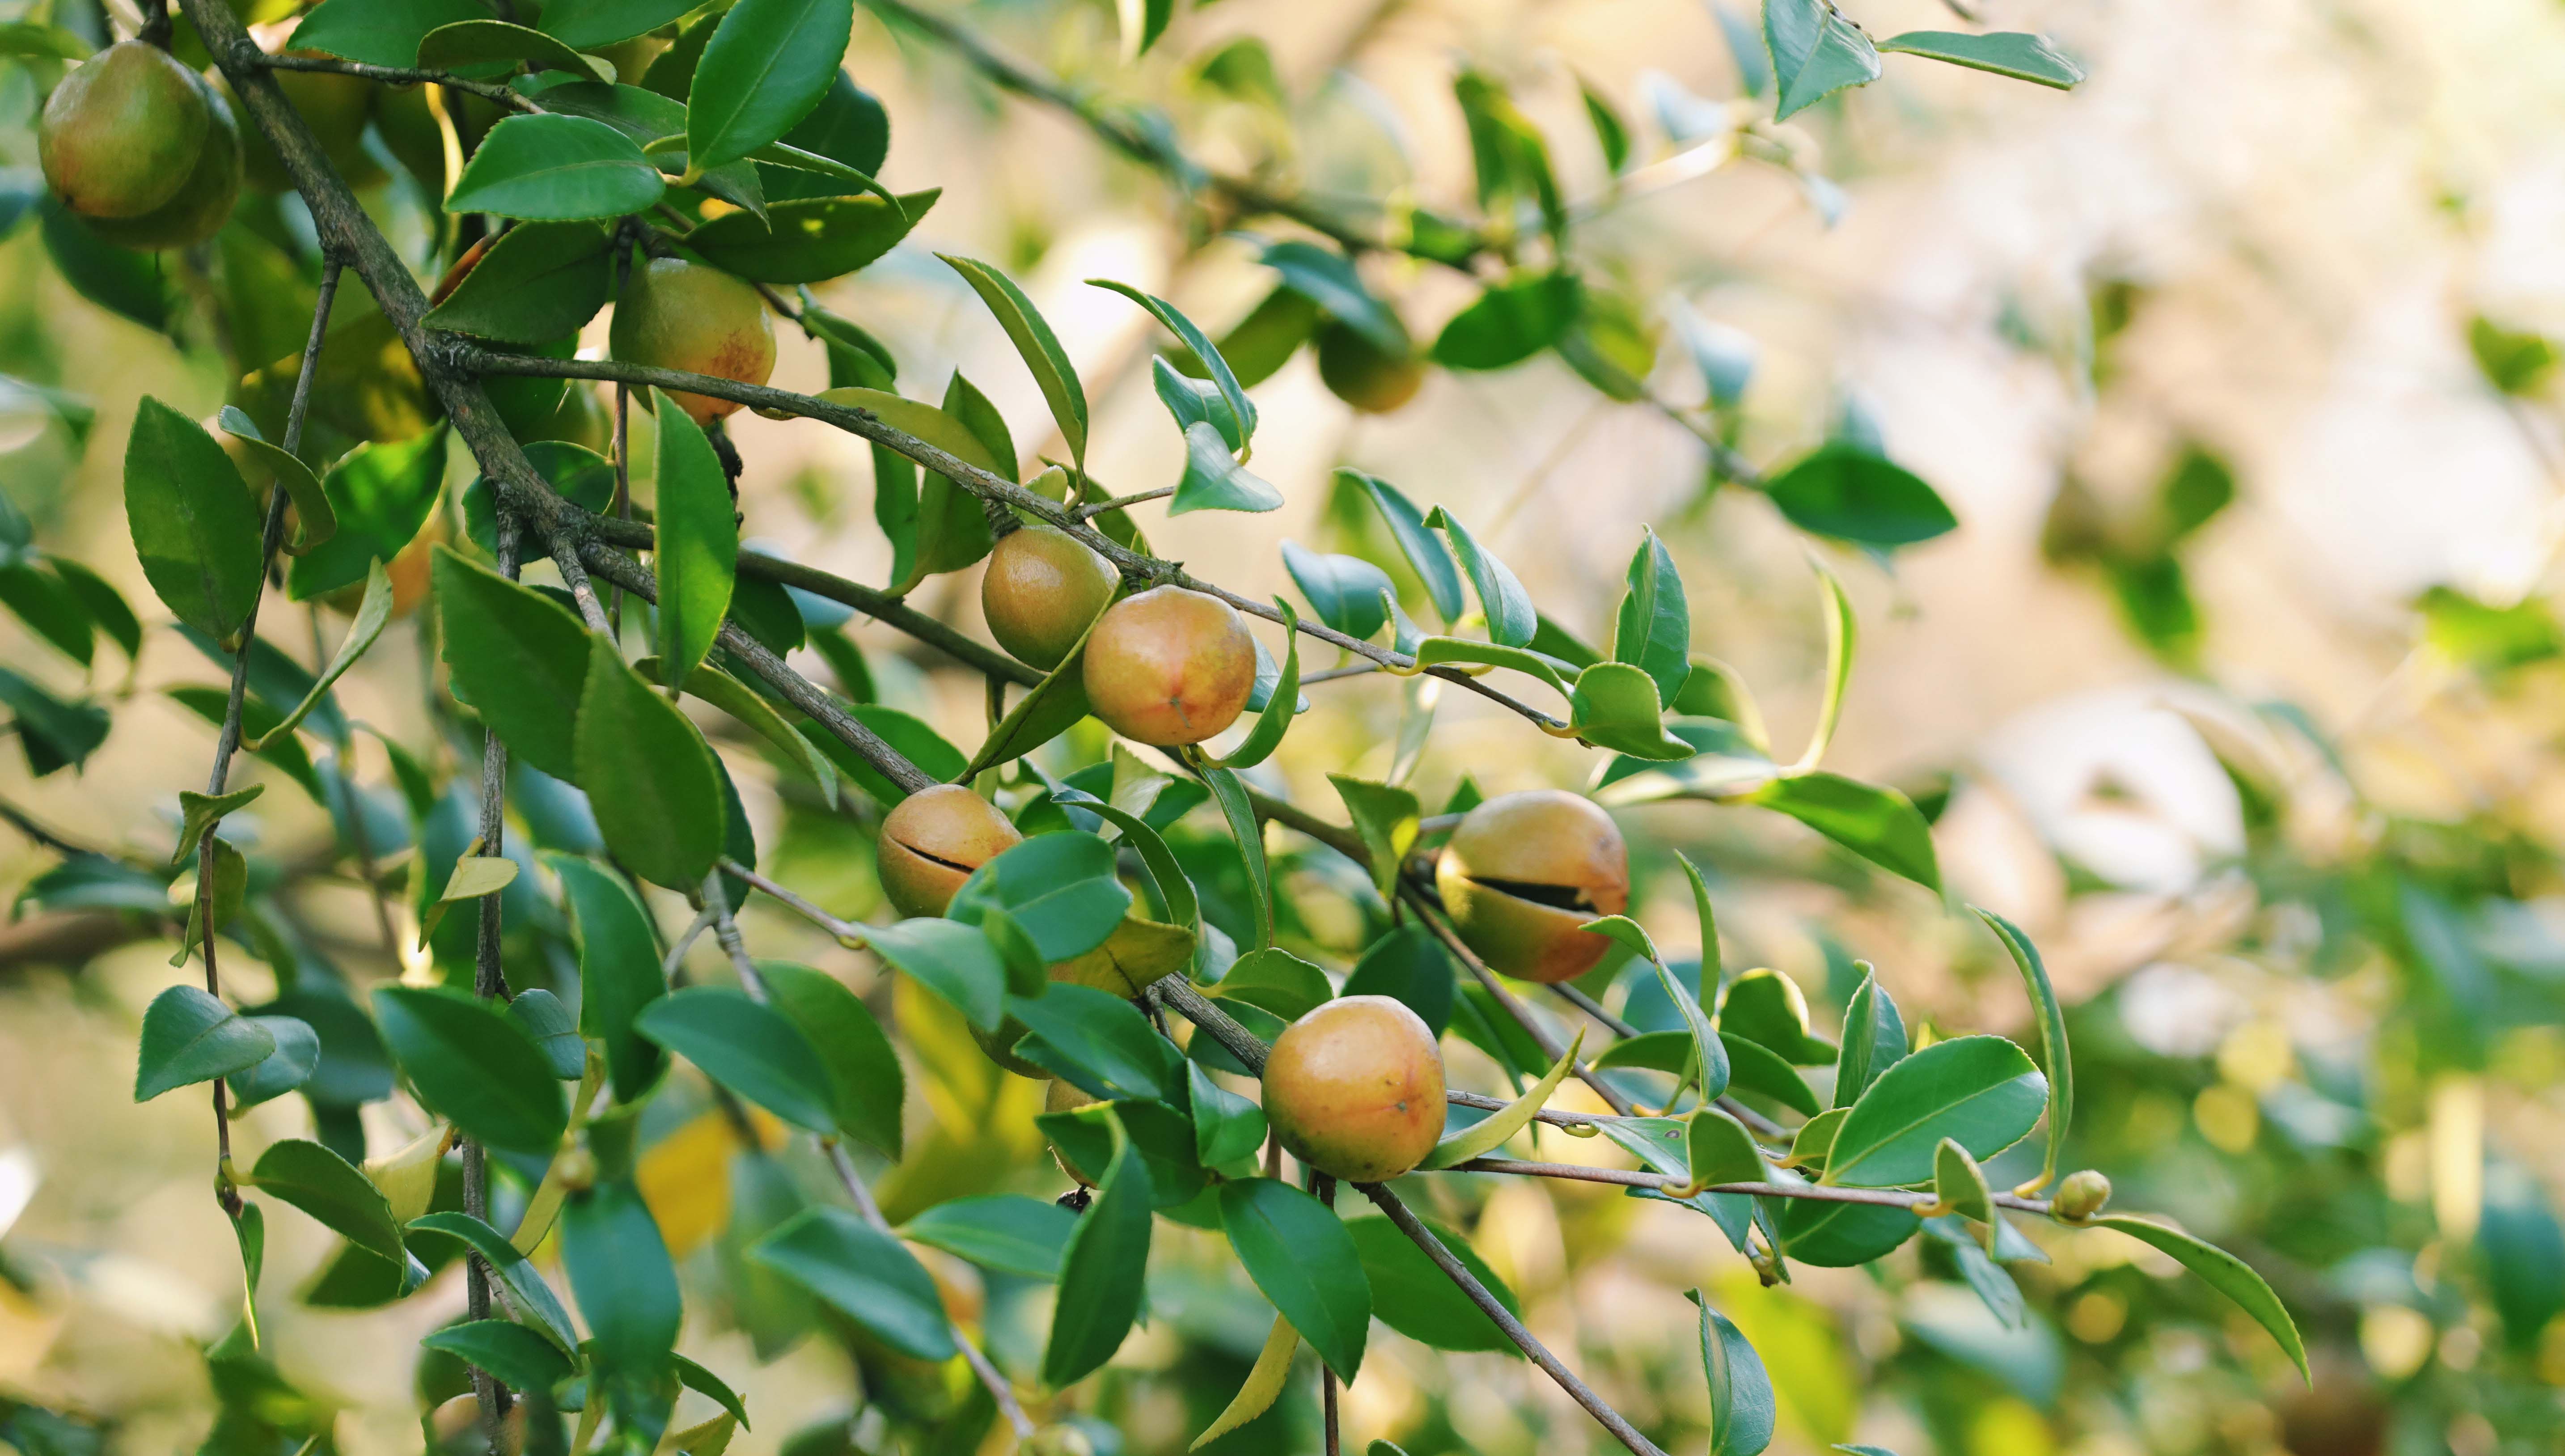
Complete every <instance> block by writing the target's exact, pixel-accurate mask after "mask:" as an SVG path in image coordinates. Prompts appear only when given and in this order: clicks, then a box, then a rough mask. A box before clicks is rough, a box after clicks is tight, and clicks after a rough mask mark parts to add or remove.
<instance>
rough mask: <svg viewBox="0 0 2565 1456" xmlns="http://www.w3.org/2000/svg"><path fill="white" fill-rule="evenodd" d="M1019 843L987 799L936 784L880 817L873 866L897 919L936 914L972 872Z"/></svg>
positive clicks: (1013, 829) (958, 787)
mask: <svg viewBox="0 0 2565 1456" xmlns="http://www.w3.org/2000/svg"><path fill="white" fill-rule="evenodd" d="M1024 838H1025V837H1024V836H1023V835H1021V834H1018V833H1017V832H1016V827H1015V826H1014V825H1011V824H1009V823H1007V817H1006V816H1005V815H1003V814H1000V813H999V812H998V811H997V808H996V806H994V805H992V804H990V803H989V801H988V800H986V799H983V798H981V797H980V796H979V795H977V794H974V793H972V792H971V791H970V790H968V789H966V788H964V787H962V786H961V785H959V784H938V785H936V786H935V787H933V788H931V789H921V790H919V791H917V792H916V793H914V794H911V795H909V796H908V797H907V798H906V799H903V800H901V801H900V802H899V803H898V804H896V805H894V806H893V807H892V809H891V812H890V813H888V814H886V815H883V816H882V827H881V843H880V849H879V851H878V855H877V863H876V866H875V867H876V868H877V869H878V870H879V872H880V874H881V882H882V890H883V892H884V893H886V894H888V895H889V896H890V902H891V903H892V904H893V905H895V906H897V907H898V908H899V912H900V913H901V914H903V915H941V914H943V913H944V907H945V906H946V905H949V904H951V903H952V902H953V892H954V891H955V890H958V889H960V888H961V887H962V881H964V880H966V879H969V878H970V877H971V871H972V870H974V869H977V868H979V867H980V866H981V865H983V864H986V863H988V862H989V861H990V860H992V859H995V858H997V857H998V856H999V855H1000V854H1001V853H1004V852H1005V851H1007V850H1008V849H1013V848H1015V847H1016V846H1017V845H1020V844H1022V843H1024Z"/></svg>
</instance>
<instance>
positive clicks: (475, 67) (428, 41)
mask: <svg viewBox="0 0 2565 1456" xmlns="http://www.w3.org/2000/svg"><path fill="white" fill-rule="evenodd" d="M418 65H419V66H420V67H422V68H423V69H425V70H429V71H451V72H453V73H454V74H455V75H457V76H462V77H468V78H471V79H473V80H479V81H487V80H491V79H493V78H496V77H502V76H506V75H508V74H509V73H510V72H513V71H515V70H517V69H518V68H519V67H520V66H521V65H522V66H524V67H525V68H526V69H528V70H530V71H567V72H569V73H571V74H572V75H575V76H580V77H583V78H584V77H593V78H594V79H596V80H598V81H612V80H613V79H614V68H613V67H611V66H607V67H605V68H604V70H603V73H602V74H600V73H599V72H598V70H597V66H596V63H594V62H591V61H590V60H589V59H588V58H587V57H585V56H583V55H581V54H580V53H579V52H577V51H575V50H573V49H572V48H570V47H569V46H567V45H564V44H563V43H562V41H561V39H560V38H559V37H557V36H551V35H546V34H545V33H544V32H542V31H539V30H532V29H529V28H527V27H525V26H522V25H511V24H509V23H508V22H507V21H504V20H491V19H487V18H483V19H480V20H460V21H456V22H455V23H454V24H452V25H440V26H438V27H437V28H436V29H434V30H432V31H429V32H428V33H427V34H426V35H425V36H423V37H421V38H420V40H419V43H418Z"/></svg>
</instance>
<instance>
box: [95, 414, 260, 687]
mask: <svg viewBox="0 0 2565 1456" xmlns="http://www.w3.org/2000/svg"><path fill="white" fill-rule="evenodd" d="M124 515H125V520H126V522H127V523H128V524H129V525H130V526H131V528H132V534H133V553H134V555H135V556H138V557H140V558H141V559H142V575H143V576H144V577H145V578H146V579H148V580H149V581H150V583H151V590H152V591H153V592H155V593H157V594H159V597H160V600H161V602H162V603H164V604H166V605H167V607H168V608H169V610H170V612H171V613H172V614H174V615H175V616H176V617H177V618H178V619H179V620H180V621H182V622H185V623H186V624H187V625H189V626H192V627H195V628H197V629H198V630H200V631H203V632H205V633H206V634H207V635H209V636H212V637H213V638H215V639H216V640H217V641H220V642H223V643H224V644H226V645H228V644H230V642H231V640H232V638H233V637H234V636H236V635H237V634H238V633H239V632H240V629H241V626H242V624H243V623H244V622H246V621H247V620H248V619H249V614H250V612H251V610H252V609H253V608H254V607H256V606H257V604H258V593H259V587H260V585H261V571H262V562H261V560H260V545H261V535H262V532H263V530H264V528H263V527H262V525H261V523H260V521H259V515H258V507H257V506H256V505H255V504H254V503H253V502H252V501H251V499H250V494H249V486H248V485H247V484H245V483H244V482H243V481H242V480H241V476H240V471H239V470H238V469H236V468H234V466H233V465H232V461H231V457H230V456H229V455H226V454H224V453H223V447H222V446H220V445H218V444H216V443H214V437H213V436H212V435H209V434H207V433H205V429H204V426H202V425H200V424H198V423H196V422H195V421H194V420H192V419H189V418H188V417H187V416H185V415H183V414H180V413H179V412H178V411H177V410H175V409H172V408H170V407H169V406H168V405H166V404H163V403H161V402H160V401H159V400H157V399H154V398H151V397H150V396H148V395H145V396H144V397H143V400H142V403H141V405H140V407H139V409H138V410H137V411H136V412H135V414H134V416H133V431H132V433H131V434H130V435H128V436H126V438H125V443H124Z"/></svg>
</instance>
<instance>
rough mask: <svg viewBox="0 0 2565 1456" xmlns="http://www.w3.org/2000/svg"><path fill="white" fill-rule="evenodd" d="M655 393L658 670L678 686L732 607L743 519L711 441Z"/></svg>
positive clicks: (662, 393)
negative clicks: (656, 403)
mask: <svg viewBox="0 0 2565 1456" xmlns="http://www.w3.org/2000/svg"><path fill="white" fill-rule="evenodd" d="M651 397H652V398H654V399H656V400H657V401H658V409H657V410H656V411H655V414H656V417H657V419H658V423H659V436H658V438H659V445H658V454H657V456H656V458H657V460H658V478H659V496H658V500H657V502H656V506H655V515H654V518H653V519H654V522H655V525H656V530H655V531H654V533H653V535H652V537H651V552H652V555H651V565H652V566H653V567H654V568H655V569H656V570H657V572H658V574H659V612H658V619H659V662H660V672H661V676H662V680H663V681H665V682H666V684H667V685H668V687H669V688H670V689H671V690H672V691H673V690H674V689H677V688H681V687H683V686H685V684H686V679H687V677H688V676H689V675H690V674H691V673H693V671H694V670H695V667H696V665H697V664H699V663H701V662H702V661H703V660H704V654H705V653H707V652H709V651H711V650H712V646H713V638H715V637H717V636H719V635H720V634H721V627H722V618H723V617H724V616H726V615H728V614H729V612H730V599H731V591H732V584H733V582H734V581H735V580H736V578H737V576H738V572H739V521H738V518H737V516H736V515H735V514H734V512H735V510H736V507H735V505H734V503H733V502H732V500H731V495H730V481H729V478H728V477H727V476H726V475H725V474H724V473H723V470H722V464H721V459H720V457H719V456H716V455H715V454H714V453H713V446H712V441H711V440H709V439H707V438H705V436H704V432H703V429H702V427H701V426H699V425H697V424H696V423H695V422H694V420H693V419H691V418H689V417H688V416H687V414H686V412H685V411H684V410H682V409H680V408H678V407H677V406H676V402H675V401H674V400H672V399H670V398H669V397H668V394H667V392H666V391H665V390H655V389H654V390H652V391H651Z"/></svg>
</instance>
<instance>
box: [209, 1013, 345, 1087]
mask: <svg viewBox="0 0 2565 1456" xmlns="http://www.w3.org/2000/svg"><path fill="white" fill-rule="evenodd" d="M250 1020H251V1021H254V1022H256V1023H258V1024H259V1025H260V1026H262V1027H265V1028H266V1029H267V1034H268V1035H269V1036H271V1037H273V1038H275V1039H276V1050H275V1051H274V1052H273V1053H270V1054H269V1055H268V1056H267V1057H266V1058H264V1059H262V1060H261V1061H260V1062H259V1063H258V1065H257V1066H255V1067H251V1068H248V1069H246V1070H244V1071H240V1072H235V1073H232V1074H231V1075H230V1076H228V1077H226V1078H224V1079H223V1081H224V1083H225V1084H226V1085H227V1086H229V1087H230V1089H231V1093H232V1105H233V1106H234V1107H235V1108H242V1107H255V1106H257V1105H258V1104H259V1103H261V1102H269V1101H274V1100H275V1099H277V1098H278V1097H281V1096H283V1095H285V1094H286V1093H287V1092H293V1091H295V1090H297V1089H299V1088H302V1087H304V1086H306V1085H307V1084H309V1083H310V1082H311V1081H312V1074H313V1073H314V1072H315V1071H316V1070H318V1069H319V1067H320V1066H321V1037H320V1034H319V1033H317V1032H315V1031H313V1030H312V1027H311V1025H310V1024H309V1023H307V1022H304V1021H302V1020H299V1019H298V1018H295V1017H291V1016H253V1017H251V1018H250Z"/></svg>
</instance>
